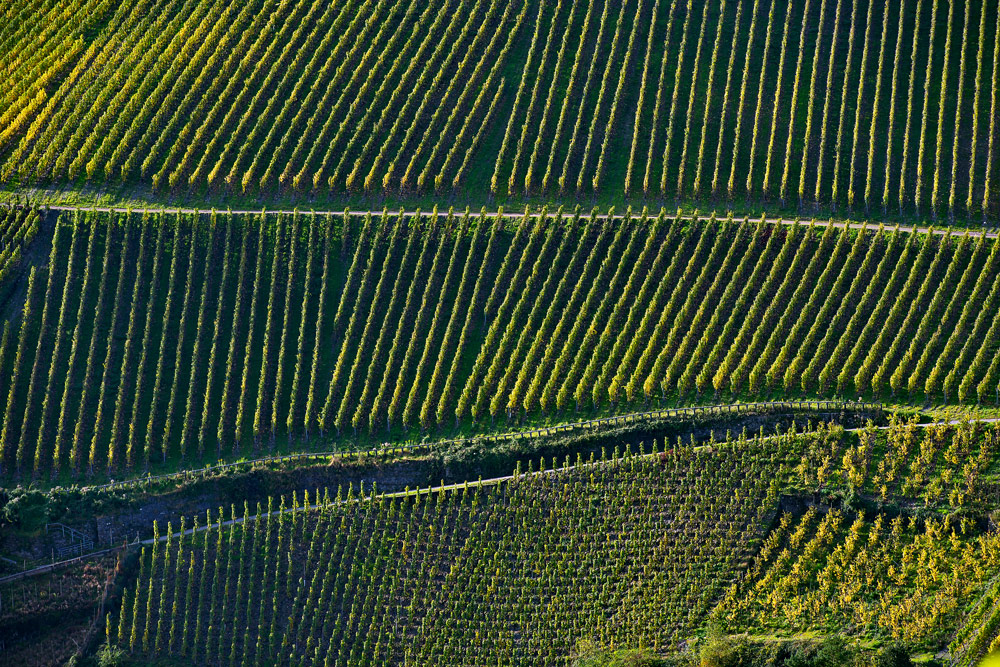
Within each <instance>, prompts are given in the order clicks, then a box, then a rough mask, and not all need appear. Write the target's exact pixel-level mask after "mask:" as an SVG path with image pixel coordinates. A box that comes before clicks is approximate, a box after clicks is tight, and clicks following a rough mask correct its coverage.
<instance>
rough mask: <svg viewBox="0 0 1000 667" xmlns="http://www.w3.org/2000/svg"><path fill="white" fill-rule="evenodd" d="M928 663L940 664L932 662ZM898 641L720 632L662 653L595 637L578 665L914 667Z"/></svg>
mask: <svg viewBox="0 0 1000 667" xmlns="http://www.w3.org/2000/svg"><path fill="white" fill-rule="evenodd" d="M926 664H927V665H931V666H933V665H936V664H938V663H936V662H931V663H926ZM911 665H913V661H912V660H911V659H910V654H909V651H907V650H906V648H905V647H903V646H901V645H899V644H889V645H886V646H883V647H881V648H878V649H866V648H862V647H860V646H859V645H857V644H854V643H851V642H849V641H848V640H847V639H845V638H844V637H840V636H837V635H834V636H830V637H826V638H824V639H822V640H820V641H805V640H803V641H754V640H750V639H748V638H746V637H733V636H726V635H721V634H715V635H712V636H710V637H709V638H708V639H707V640H706V641H705V642H703V643H702V644H701V646H700V648H694V649H689V650H687V651H684V652H682V653H679V654H674V655H670V656H658V655H656V654H654V653H653V652H651V651H649V650H648V649H606V648H602V647H600V646H598V645H597V644H595V643H593V642H591V641H581V642H580V643H579V644H577V647H576V651H575V654H574V661H573V667H910V666H911Z"/></svg>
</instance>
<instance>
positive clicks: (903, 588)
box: [108, 423, 1000, 665]
mask: <svg viewBox="0 0 1000 667" xmlns="http://www.w3.org/2000/svg"><path fill="white" fill-rule="evenodd" d="M997 444H998V441H997V431H996V430H995V429H993V428H992V427H985V428H984V427H983V426H981V425H970V424H965V425H960V426H958V427H935V428H930V429H919V428H917V427H915V426H913V425H904V424H901V423H897V424H895V425H894V426H893V428H892V430H891V431H890V432H889V433H884V432H883V433H879V432H878V431H877V430H874V429H872V430H866V431H862V432H861V433H859V434H846V433H845V432H844V431H843V430H841V429H839V428H829V429H828V428H821V429H820V430H817V431H811V432H806V433H799V434H795V433H791V432H789V433H788V434H786V435H783V436H780V437H777V438H769V439H752V440H747V439H743V438H740V439H738V440H734V441H731V442H727V443H723V444H716V445H715V446H714V447H710V448H700V449H692V448H690V447H687V446H683V445H680V444H678V446H677V447H674V448H670V449H668V450H667V451H666V452H661V453H659V454H656V453H655V450H656V448H655V447H654V448H653V449H654V453H653V454H646V455H643V456H635V455H629V454H626V455H625V456H624V458H617V457H616V458H611V459H607V458H604V459H599V460H597V461H590V462H585V461H582V460H577V461H576V463H575V464H573V465H570V462H569V461H568V460H567V461H565V462H564V464H563V465H564V466H565V467H561V468H560V469H557V470H549V471H546V472H544V473H538V472H532V471H528V472H527V473H521V474H516V475H515V478H514V479H513V480H511V481H506V482H502V483H500V484H490V483H486V484H482V485H481V484H478V483H473V484H468V485H465V486H458V487H456V488H454V489H452V490H449V491H444V490H442V491H440V492H433V493H425V494H417V495H414V494H413V493H406V494H397V495H395V496H393V497H389V498H384V497H378V496H375V497H372V496H367V497H358V496H355V495H354V492H353V491H350V492H347V493H344V492H343V490H342V491H339V492H338V493H337V494H336V497H335V498H334V497H333V496H332V495H331V494H328V493H324V494H323V495H322V496H310V497H307V498H305V499H301V498H298V497H293V498H291V499H287V500H286V499H283V500H281V502H280V504H278V503H271V504H269V505H268V507H257V508H256V509H253V508H248V507H244V508H243V509H242V510H241V511H240V512H239V513H237V512H236V511H235V510H232V509H229V510H223V509H220V510H219V511H218V512H210V513H208V514H207V515H206V516H204V517H198V519H196V520H195V529H196V532H194V533H187V534H175V533H172V532H171V529H170V528H169V527H168V531H167V532H168V533H169V536H168V537H166V538H165V539H162V540H157V541H154V542H153V544H152V545H150V546H147V547H146V548H145V550H144V552H143V556H142V559H141V565H140V570H141V572H140V574H139V578H138V580H137V581H136V582H135V584H134V586H133V587H131V588H130V589H129V591H128V592H127V593H126V594H125V597H124V604H123V607H122V612H121V614H120V616H119V617H118V618H117V619H109V621H110V622H109V625H108V635H109V638H110V641H111V642H112V643H113V644H117V645H118V646H120V647H123V648H124V649H125V650H127V651H128V652H130V653H131V654H132V655H133V656H136V657H143V658H146V659H148V658H151V657H154V656H167V655H174V656H182V657H183V658H184V659H186V660H190V661H192V662H194V663H196V664H216V663H218V662H219V661H220V660H222V661H226V660H228V661H229V662H230V663H231V664H256V663H260V662H264V663H266V662H269V661H276V662H286V661H287V662H299V663H301V664H320V663H324V662H327V663H338V662H341V663H344V662H347V663H353V664H375V663H379V664H481V663H482V662H487V663H488V664H501V665H507V664H511V665H513V664H518V665H524V664H531V665H536V664H537V665H558V664H569V663H570V661H569V656H570V655H571V652H572V650H573V647H574V646H575V644H576V642H577V641H578V640H580V639H582V638H590V639H593V640H595V641H597V642H598V643H599V644H601V645H626V646H647V647H651V648H652V649H653V650H655V651H661V652H662V651H667V652H670V651H676V650H677V648H678V646H683V644H682V642H683V641H684V640H685V639H687V638H689V637H691V634H692V633H693V632H694V631H695V630H696V629H698V628H701V627H703V626H704V624H705V623H706V622H708V621H709V620H710V619H714V622H716V623H728V624H729V625H728V627H729V628H731V629H732V630H733V631H738V630H740V629H741V628H744V627H746V628H747V629H753V628H761V627H768V628H773V630H772V632H773V633H774V634H775V635H776V636H783V635H791V634H794V633H795V632H798V631H804V630H805V631H809V630H812V631H815V630H819V629H824V628H829V627H838V628H843V632H845V633H846V634H847V635H848V636H850V637H852V638H853V639H857V640H870V639H871V638H873V637H880V638H883V639H887V640H891V639H896V640H905V641H907V642H909V644H910V645H911V646H913V647H915V648H922V649H925V650H931V651H936V650H938V649H940V648H943V647H944V646H945V645H946V644H947V641H948V638H949V637H950V636H951V634H952V633H953V632H954V631H955V630H956V629H957V628H958V627H959V626H960V625H962V624H963V623H967V622H972V621H973V620H975V619H982V618H983V616H984V610H985V609H988V606H986V605H982V607H983V608H981V609H978V610H977V609H975V608H973V609H972V610H971V613H970V610H969V609H968V607H967V606H966V603H965V600H966V599H967V598H968V596H969V594H970V593H971V592H973V591H976V590H979V589H980V588H981V587H982V586H983V585H984V584H985V583H986V582H987V581H988V580H989V579H990V578H991V577H993V575H994V574H995V572H996V571H997V570H996V568H997V567H998V565H1000V563H998V560H997V553H998V551H997V537H996V534H995V533H994V532H988V531H983V530H982V529H981V528H980V527H979V526H978V525H977V523H976V521H974V520H972V519H971V518H964V519H961V520H959V519H956V518H954V517H951V518H939V517H938V516H933V515H930V516H918V513H917V512H915V511H913V510H912V509H910V504H911V503H913V502H914V501H922V502H923V503H926V506H927V507H928V508H932V509H938V510H954V509H959V508H962V509H964V510H965V511H966V512H969V513H975V512H981V511H989V508H991V507H995V495H994V494H993V492H992V489H993V488H994V486H995V484H996V480H995V473H994V472H990V471H992V470H993V467H994V463H995V459H996V447H997ZM647 451H648V450H647ZM831 460H832V461H833V464H832V465H831V463H830V461H831ZM963 460H964V462H963ZM931 461H935V462H936V465H935V467H933V468H932V467H931V463H930V462H931ZM868 462H870V465H866V464H867V463H868ZM540 465H541V467H544V466H545V462H544V461H542V462H541V464H540ZM540 469H541V468H540ZM960 471H961V474H959V472H960ZM847 490H851V491H852V492H855V493H860V494H862V495H864V496H868V497H879V496H880V497H881V498H883V501H884V502H885V503H887V504H886V505H883V509H880V510H878V511H875V512H873V513H871V514H866V513H865V512H863V511H855V510H853V509H851V508H849V507H845V508H830V507H829V506H825V505H823V504H816V505H813V506H811V507H809V508H807V509H806V508H803V507H801V505H800V509H799V510H798V511H797V512H796V513H793V512H783V511H781V510H780V509H779V495H781V494H785V493H789V494H793V495H792V496H786V498H791V497H794V494H809V495H812V496H813V497H814V498H816V497H822V498H826V497H830V496H832V495H834V494H835V493H836V492H838V491H847ZM313 503H314V504H315V508H314V509H311V510H309V511H304V510H303V509H302V506H303V505H306V506H308V505H310V504H313ZM790 504H791V506H795V503H794V502H791V503H790ZM970 516H971V515H970ZM230 517H232V518H233V519H235V523H233V524H231V525H226V526H224V527H223V526H220V524H219V521H220V519H225V520H228V519H230ZM243 517H249V518H248V519H247V520H245V521H244V520H243ZM772 526H773V528H772ZM184 527H185V526H182V528H184ZM188 527H190V524H189V525H188ZM205 527H207V528H208V530H207V531H206V530H204V528H205ZM173 528H176V526H174V527H173ZM276 556H278V557H276ZM286 556H287V557H286ZM432 591H433V592H432ZM986 613H987V614H995V612H986ZM987 624H988V627H995V624H992V620H991V621H988V622H987ZM242 628H246V630H241V629H242ZM964 636H966V633H963V637H964ZM977 641H979V642H980V643H981V641H982V640H981V639H980V640H977ZM676 664H693V663H680V662H679V663H676Z"/></svg>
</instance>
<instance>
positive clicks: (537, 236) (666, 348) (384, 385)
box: [0, 212, 1000, 476]
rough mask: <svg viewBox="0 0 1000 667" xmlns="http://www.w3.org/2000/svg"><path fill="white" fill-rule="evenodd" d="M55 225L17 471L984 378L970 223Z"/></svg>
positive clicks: (18, 355) (982, 291)
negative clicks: (661, 404) (951, 229)
mask: <svg viewBox="0 0 1000 667" xmlns="http://www.w3.org/2000/svg"><path fill="white" fill-rule="evenodd" d="M17 215H19V216H22V217H23V216H25V215H36V214H24V213H18V214H17ZM48 215H50V216H55V214H54V213H49V214H48ZM53 224H54V225H55V230H54V232H53V235H52V244H51V253H50V256H49V260H48V262H47V264H45V265H42V266H39V267H35V268H32V269H31V271H30V274H29V275H28V278H27V296H26V304H25V308H24V312H23V315H22V316H21V317H20V321H19V322H18V323H16V324H14V326H12V327H9V328H10V330H9V331H8V332H7V333H6V334H5V336H4V338H3V344H2V347H0V378H3V385H2V386H0V396H2V399H3V411H4V412H3V422H2V429H0V461H2V465H3V472H4V473H5V474H8V475H15V476H18V475H25V474H34V475H42V474H58V473H60V472H68V473H70V474H74V475H77V474H88V473H94V472H99V471H107V472H111V473H113V472H116V471H141V470H144V469H147V468H148V466H149V465H150V464H161V465H162V464H163V463H165V462H167V461H168V460H169V461H171V462H172V463H171V465H172V466H175V467H176V466H185V465H193V464H196V463H198V462H201V461H206V460H212V461H214V460H217V459H219V458H223V457H228V456H233V455H239V454H243V455H245V454H247V453H256V452H259V451H261V450H262V449H270V448H273V447H274V444H275V441H276V439H278V438H280V439H281V440H282V441H283V442H285V441H286V440H289V439H290V440H291V441H293V442H296V443H298V445H296V446H309V445H308V443H309V442H312V443H313V445H315V444H316V443H323V442H325V441H328V440H330V439H337V438H345V437H353V435H354V434H356V433H358V432H363V433H367V432H371V433H374V434H380V433H383V434H384V433H388V434H393V433H396V434H399V433H400V432H402V431H406V430H411V431H416V429H420V430H422V431H428V430H432V429H445V430H448V429H452V428H454V427H456V426H461V425H465V426H471V427H473V428H476V429H485V428H490V427H491V426H492V427H497V426H501V425H507V427H509V426H510V425H513V424H517V423H520V422H521V421H522V420H525V419H539V418H546V419H556V420H558V419H559V417H560V415H564V417H563V418H564V419H565V418H570V417H569V416H570V415H575V414H576V413H578V412H581V411H582V412H583V413H584V414H587V413H593V412H595V411H606V410H612V411H619V412H629V411H632V412H634V411H638V410H641V409H642V408H643V407H644V406H648V405H650V404H651V403H656V402H658V401H662V400H669V401H674V400H675V399H680V400H682V401H691V400H698V399H700V400H703V401H704V400H716V401H718V400H722V399H727V400H728V399H729V398H730V397H735V398H746V397H802V396H820V397H832V396H842V397H849V398H855V397H857V396H858V395H862V396H867V397H874V398H876V399H884V400H893V401H897V402H908V401H912V402H923V401H927V400H933V401H937V400H944V401H945V402H952V403H954V402H961V403H976V402H980V403H983V402H985V403H990V404H992V403H994V402H996V401H997V392H998V384H1000V355H998V354H997V349H998V344H1000V325H998V324H997V322H1000V319H998V318H997V312H998V310H1000V252H998V250H997V248H998V246H997V244H996V242H995V241H994V240H991V239H987V238H985V237H982V236H981V237H978V238H973V237H966V236H961V237H952V236H949V235H944V236H941V235H928V234H915V233H902V232H893V231H888V230H885V229H881V228H879V229H875V228H870V227H869V228H866V229H860V228H852V229H850V230H844V229H841V228H834V227H832V226H830V227H822V228H819V227H813V226H810V225H805V224H803V225H796V226H791V227H786V226H780V225H771V224H766V223H762V222H759V223H755V222H752V221H746V220H744V221H721V222H716V221H710V222H707V223H700V222H699V223H691V222H689V221H685V220H682V219H671V218H669V217H666V216H665V215H663V214H660V215H659V216H657V217H650V216H647V215H640V216H637V217H628V218H625V219H609V218H598V217H595V216H594V215H570V216H567V217H563V216H556V215H547V214H545V213H542V214H539V215H532V216H528V217H524V218H519V219H509V218H502V217H499V216H496V215H493V216H491V215H487V214H479V215H475V214H469V213H464V214H451V213H449V214H440V215H432V216H414V215H381V216H372V215H365V216H353V215H347V216H336V217H328V216H318V215H312V214H296V215H289V216H285V215H278V216H273V215H265V214H260V215H256V216H245V215H229V214H217V215H180V216H178V215H176V214H173V213H167V214H159V213H157V214H152V213H150V214H138V213H114V214H107V213H91V212H78V213H77V214H73V215H59V216H58V217H57V218H54V219H53ZM720 397H721V398H720ZM85 415H89V416H91V418H84V416H85ZM498 420H499V423H498ZM310 438H312V440H311V441H310V440H309V439H310Z"/></svg>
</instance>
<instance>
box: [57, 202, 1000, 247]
mask: <svg viewBox="0 0 1000 667" xmlns="http://www.w3.org/2000/svg"><path fill="white" fill-rule="evenodd" d="M44 207H45V208H48V209H49V210H52V211H99V212H102V213H110V212H112V211H121V212H124V211H126V210H128V209H126V208H124V207H107V206H62V205H57V206H44ZM131 210H132V211H134V212H136V213H160V212H164V213H202V214H209V213H213V212H216V213H237V214H240V215H253V214H256V213H260V212H261V210H250V209H225V210H222V209H211V208H177V207H159V208H132V209H131ZM262 210H266V212H267V213H276V214H285V215H291V214H293V213H296V212H298V213H313V214H316V215H326V216H331V215H332V216H336V215H344V213H350V214H352V215H367V214H372V215H381V214H382V213H383V212H384V213H387V214H388V215H392V216H402V217H404V218H405V217H413V216H416V215H417V212H416V211H402V210H392V211H381V210H358V211H354V210H351V211H343V210H341V211H316V210H312V209H309V210H305V209H299V210H297V211H296V210H294V209H292V210H289V209H274V210H270V209H262ZM497 214H498V212H489V211H488V212H487V215H489V216H495V215H497ZM419 215H420V216H421V217H431V216H432V215H434V212H433V211H420V213H419ZM438 215H440V212H439V213H438ZM501 215H503V217H504V218H510V219H518V218H524V217H525V216H528V217H531V218H537V217H539V216H541V215H542V214H541V212H536V213H514V212H507V211H504V212H503V213H502V214H501ZM547 215H550V216H553V215H557V214H556V213H548V214H547ZM561 215H562V217H563V218H570V217H572V216H573V215H574V213H572V212H563V213H562V214H561ZM595 217H597V218H598V219H607V218H611V219H613V220H621V219H623V218H624V217H625V216H624V215H623V214H619V213H615V214H612V215H610V216H609V215H608V214H607V213H598V214H597V215H596V216H595ZM679 219H681V220H691V221H695V220H697V221H699V222H705V221H708V220H710V219H711V216H709V215H698V216H694V215H682V216H680V218H679ZM716 219H719V216H718V215H716ZM756 219H759V218H751V220H756ZM764 221H765V222H767V223H769V224H772V225H786V226H791V225H794V224H796V223H798V224H815V225H816V226H817V227H835V228H838V229H845V228H850V229H878V227H879V225H878V224H873V223H871V222H859V223H852V222H843V221H841V222H838V221H833V220H816V221H815V222H812V221H804V220H801V219H800V220H793V219H789V218H764ZM886 229H892V230H895V231H899V232H908V233H914V232H915V233H918V234H927V233H930V232H933V233H934V234H936V235H938V236H945V235H947V234H949V233H950V234H952V235H953V236H969V237H972V238H979V237H980V236H985V237H986V238H988V239H995V238H1000V232H998V231H995V230H989V229H984V230H972V229H962V230H954V229H950V228H948V227H944V228H939V227H919V226H914V225H898V224H897V225H891V226H889V225H886Z"/></svg>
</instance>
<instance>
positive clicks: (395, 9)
mask: <svg viewBox="0 0 1000 667" xmlns="http://www.w3.org/2000/svg"><path fill="white" fill-rule="evenodd" d="M998 16H1000V7H998V6H997V3H996V0H986V1H985V2H980V3H966V4H965V5H962V4H961V3H957V2H953V1H952V2H949V1H948V0H905V1H904V2H896V3H878V2H873V1H872V2H869V1H868V0H859V2H854V3H851V2H844V1H843V0H794V1H793V2H788V3H781V2H777V1H774V2H769V1H768V0H711V1H707V2H704V3H694V2H690V1H685V0H623V1H622V2H602V1H600V0H517V1H516V2H512V3H499V2H497V1H496V0H433V1H431V2H429V3H423V4H421V3H416V2H410V1H409V0H363V1H355V0H350V1H344V2H319V1H317V0H295V1H293V2H276V1H275V0H252V1H251V2H246V3H240V4H233V3H227V2H222V1H221V0H129V1H127V2H121V3H110V2H107V1H106V0H44V1H43V2H41V4H40V5H39V4H38V3H32V2H27V0H15V1H13V2H8V3H5V6H4V9H3V17H4V20H3V21H0V26H2V27H0V45H2V48H0V52H2V53H3V56H2V57H0V71H3V73H4V74H5V79H6V80H7V81H9V82H11V85H9V86H7V87H6V88H5V90H4V91H3V93H2V94H0V159H2V167H0V180H2V181H3V182H5V183H7V184H8V185H10V186H11V187H29V186H32V185H34V184H55V185H70V188H71V189H72V188H73V187H75V186H74V185H72V184H80V183H83V182H86V183H87V184H88V185H95V184H96V185H100V186H102V187H105V186H106V187H108V188H112V189H116V188H118V187H119V186H118V185H117V184H121V183H124V184H125V185H126V186H127V187H126V192H127V191H128V187H131V186H135V185H138V186H140V189H142V190H143V191H145V190H146V189H147V188H148V186H152V187H153V188H154V189H155V190H156V191H157V192H159V193H161V194H162V193H169V194H175V195H176V194H181V193H188V192H193V193H195V194H196V195H200V194H202V193H205V192H211V193H225V192H229V193H243V192H248V193H259V194H261V195H265V196H269V195H271V194H274V193H290V192H301V193H310V194H311V196H317V195H319V196H321V197H323V198H324V199H329V200H331V201H335V200H337V198H338V197H339V198H340V199H343V198H344V197H345V196H346V195H347V193H372V194H376V195H380V194H384V193H392V194H401V195H402V196H404V197H408V196H414V195H418V194H419V193H429V192H438V193H450V192H457V193H459V194H461V195H463V196H467V197H469V198H471V203H474V204H476V205H479V204H481V203H485V202H486V198H487V196H491V197H499V198H501V199H504V198H519V197H521V196H523V195H538V194H542V195H544V196H545V197H546V198H550V199H556V200H560V201H564V202H574V201H578V197H579V196H580V195H583V194H586V195H587V196H588V198H589V197H590V196H593V195H596V196H597V197H598V198H599V200H603V201H608V202H610V201H619V200H620V199H621V198H622V197H625V198H626V199H627V200H629V201H636V202H644V201H650V202H655V203H656V205H657V206H659V204H660V203H661V202H663V201H666V200H678V201H703V202H712V203H713V204H716V203H722V202H734V203H739V204H740V205H743V204H745V203H748V202H751V203H753V202H756V203H760V202H767V203H768V204H769V205H770V206H772V207H777V206H780V207H782V208H784V209H786V210H791V209H795V208H797V207H798V208H801V207H803V206H807V207H809V208H812V207H813V205H814V204H818V205H819V206H820V207H822V208H823V209H825V210H834V209H836V210H845V207H846V210H848V211H855V212H864V213H865V214H866V215H867V214H869V213H872V214H876V213H885V212H891V213H893V214H894V215H895V214H902V215H909V214H913V213H916V214H918V215H921V216H935V217H945V216H948V217H957V218H961V219H967V220H974V221H976V222H978V221H981V220H982V219H983V216H984V215H986V216H987V217H989V216H994V217H995V216H996V215H997V214H998V212H1000V183H998V178H997V167H998V165H997V161H998V159H1000V156H998V152H1000V141H998V140H997V131H998V130H997V128H996V118H997V116H998V115H1000V110H998V109H997V95H998V92H1000V90H998V74H1000V58H998V54H1000V39H998V29H1000V21H998V20H997V17H998ZM331 198H332V199H331Z"/></svg>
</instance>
